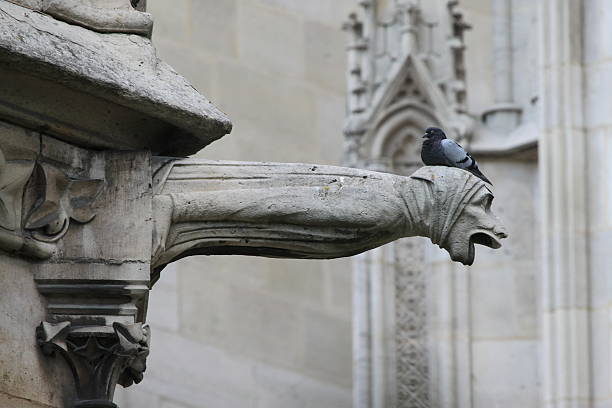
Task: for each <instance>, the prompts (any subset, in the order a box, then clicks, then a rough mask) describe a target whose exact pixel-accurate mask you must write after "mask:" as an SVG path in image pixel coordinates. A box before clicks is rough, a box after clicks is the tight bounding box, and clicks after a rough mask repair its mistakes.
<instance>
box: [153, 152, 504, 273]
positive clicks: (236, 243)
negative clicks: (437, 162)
mask: <svg viewBox="0 0 612 408" xmlns="http://www.w3.org/2000/svg"><path fill="white" fill-rule="evenodd" d="M161 172H162V173H163V174H162V173H160V175H159V176H158V179H157V182H158V183H159V184H158V194H157V195H156V197H155V198H154V212H155V216H154V219H155V221H156V228H155V236H154V240H153V242H154V250H153V258H154V259H153V262H152V265H153V267H154V268H156V267H157V268H159V267H161V266H163V265H165V264H167V263H169V262H172V261H174V260H177V259H180V258H182V257H185V256H189V255H196V254H207V255H214V254H242V255H258V256H268V257H283V258H311V259H325V258H338V257H344V256H351V255H355V254H358V253H360V252H363V251H366V250H369V249H372V248H375V247H378V246H380V245H383V244H386V243H388V242H390V241H393V240H396V239H398V238H402V237H410V236H425V237H429V238H430V239H431V240H432V242H434V243H436V244H438V245H439V246H440V247H442V248H444V249H446V250H447V251H448V252H449V254H450V256H451V258H452V259H453V260H455V261H458V262H461V263H463V264H466V265H470V264H472V263H473V261H474V257H475V250H474V244H481V245H485V246H488V247H491V248H499V247H500V246H501V244H500V242H499V240H500V239H502V238H505V237H506V233H505V231H504V228H503V227H502V226H501V223H500V222H499V220H498V219H497V218H496V217H495V216H494V215H493V214H492V213H491V211H490V206H491V202H492V200H493V195H492V193H491V192H490V191H489V190H488V188H487V187H486V185H485V184H484V183H483V182H482V181H481V180H479V179H478V178H476V177H474V176H472V175H471V174H470V173H468V172H465V171H463V170H460V169H455V168H449V167H424V168H422V169H421V170H419V171H417V172H416V173H415V174H414V175H413V176H411V177H402V176H396V175H392V174H385V173H377V172H371V171H364V170H357V169H349V168H342V167H332V166H316V165H306V164H279V163H240V162H210V161H201V160H180V161H176V162H173V163H171V164H169V165H167V166H166V168H165V169H163V170H162V171H161Z"/></svg>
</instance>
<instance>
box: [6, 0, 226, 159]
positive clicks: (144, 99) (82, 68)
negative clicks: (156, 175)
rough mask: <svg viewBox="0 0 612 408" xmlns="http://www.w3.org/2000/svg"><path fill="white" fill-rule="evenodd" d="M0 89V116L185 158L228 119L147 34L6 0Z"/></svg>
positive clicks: (89, 140) (84, 141) (78, 138)
mask: <svg viewBox="0 0 612 408" xmlns="http://www.w3.org/2000/svg"><path fill="white" fill-rule="evenodd" d="M17 84H19V87H17ZM24 84H28V86H24ZM0 87H2V89H3V98H2V101H1V102H0V117H2V118H4V119H6V120H8V121H10V122H13V123H18V124H21V125H24V126H26V127H28V128H32V129H44V130H45V132H46V133H47V134H50V135H53V136H55V137H58V138H59V139H62V140H64V141H67V142H70V143H73V144H75V145H77V146H82V147H90V148H115V149H138V150H143V149H148V150H151V151H152V152H153V153H156V154H162V155H177V156H183V155H189V154H193V153H195V152H197V151H198V150H200V149H202V148H203V147H204V146H206V145H208V144H209V143H211V142H213V141H214V140H217V139H219V138H220V137H222V136H223V135H225V134H227V133H229V132H230V131H231V126H232V125H231V122H230V121H229V119H228V118H227V116H226V115H225V114H224V113H223V112H221V111H220V110H218V109H217V108H216V107H215V106H214V105H213V104H212V103H211V102H210V101H209V100H207V99H206V98H205V97H204V96H202V95H201V94H200V93H198V91H196V90H195V89H194V88H193V87H192V86H191V85H190V84H189V83H188V82H187V81H186V80H185V79H184V78H183V77H182V76H180V75H179V74H177V73H176V72H175V71H174V70H173V69H172V68H171V67H170V66H169V65H167V64H166V63H164V62H162V61H161V60H159V59H158V58H157V56H156V54H155V48H154V47H153V45H152V43H151V40H150V39H148V38H145V37H142V36H137V35H130V34H101V33H97V32H93V31H90V30H87V29H86V28H83V27H80V26H77V25H72V24H68V23H65V22H62V21H59V20H56V19H54V18H53V17H51V16H48V15H44V14H41V13H37V12H34V11H32V10H30V9H28V8H25V7H21V6H19V5H16V4H13V3H10V2H7V1H0ZM53 98H56V99H53ZM57 100H61V101H62V103H61V104H58V103H57ZM54 101H55V102H54Z"/></svg>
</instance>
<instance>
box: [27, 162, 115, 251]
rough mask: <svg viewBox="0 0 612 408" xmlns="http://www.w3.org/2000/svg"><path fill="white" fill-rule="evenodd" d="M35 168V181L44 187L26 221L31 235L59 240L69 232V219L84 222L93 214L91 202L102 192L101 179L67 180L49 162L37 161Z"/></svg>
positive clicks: (53, 240)
mask: <svg viewBox="0 0 612 408" xmlns="http://www.w3.org/2000/svg"><path fill="white" fill-rule="evenodd" d="M36 170H37V171H36V173H35V177H38V178H40V179H39V180H35V181H34V183H35V184H37V185H42V186H44V188H43V190H42V191H41V192H40V195H39V199H38V202H37V203H36V204H35V206H34V208H33V209H32V211H31V212H30V214H29V215H28V217H27V219H26V222H25V229H26V230H28V231H31V232H32V235H33V236H34V238H36V239H37V240H40V241H44V242H55V241H58V240H59V239H61V238H62V237H63V236H64V235H65V234H66V232H67V231H68V227H69V226H70V220H73V221H76V222H78V223H81V224H84V223H87V222H89V221H91V220H92V219H93V218H94V217H95V213H94V211H93V208H92V204H93V203H94V201H95V199H96V198H97V197H98V195H99V194H100V192H101V191H102V187H103V186H104V181H103V180H75V179H70V178H69V177H68V176H66V175H65V174H64V173H63V172H61V171H60V170H58V169H56V168H54V167H52V166H50V165H48V164H37V166H36Z"/></svg>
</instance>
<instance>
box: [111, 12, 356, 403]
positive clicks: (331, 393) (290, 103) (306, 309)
mask: <svg viewBox="0 0 612 408" xmlns="http://www.w3.org/2000/svg"><path fill="white" fill-rule="evenodd" d="M354 7H355V5H354V1H352V0H341V1H338V0H334V1H328V0H308V1H302V0H222V1H219V0H180V1H172V2H168V1H162V0H149V1H148V2H147V10H148V11H150V12H151V13H153V15H154V17H155V26H154V33H153V41H154V43H155V45H156V47H157V52H158V55H159V56H160V57H161V58H162V59H164V60H165V61H166V62H168V63H169V64H170V65H172V66H173V67H174V68H175V69H176V70H177V71H178V72H179V73H181V74H182V75H184V76H186V77H187V78H188V79H189V80H190V81H191V83H192V84H193V85H194V87H196V88H197V89H198V90H200V91H202V92H203V93H205V94H206V95H207V96H208V97H210V98H211V100H212V101H214V103H215V104H216V105H217V106H219V107H220V108H221V109H222V110H223V111H224V112H225V113H227V114H228V115H229V116H230V117H231V118H232V121H233V123H234V130H233V131H232V134H230V135H228V136H226V137H224V138H223V139H222V140H220V141H217V142H215V143H213V144H212V145H210V146H209V147H207V148H206V149H205V150H203V151H202V152H200V153H199V154H198V157H201V158H207V159H229V160H257V161H280V162H307V163H308V162H316V163H321V164H339V163H340V160H341V156H342V125H343V120H344V104H345V97H344V82H345V81H344V75H345V69H346V63H345V33H343V32H342V31H341V23H342V21H343V20H344V19H345V18H346V16H347V15H348V13H349V12H350V11H351V10H353V9H354ZM147 320H148V322H149V323H150V324H151V327H152V352H151V355H150V357H149V360H148V369H147V372H146V374H145V379H144V381H143V382H142V383H141V384H139V385H137V386H133V387H131V388H130V389H127V390H123V389H120V387H118V389H117V396H116V402H117V403H118V404H119V405H120V406H121V407H122V408H132V407H141V406H147V407H150V408H201V407H206V408H214V407H223V408H231V407H245V406H248V407H266V408H272V407H315V406H316V407H319V406H325V407H330V408H332V407H343V408H348V407H350V406H351V383H352V379H351V364H352V361H351V271H350V261H348V260H345V259H344V260H342V259H341V260H335V261H288V260H279V259H264V258H253V257H223V256H219V257H198V258H191V259H190V258H187V259H184V260H182V261H180V262H178V263H177V264H176V265H175V266H174V265H172V266H170V267H168V268H166V269H165V270H164V271H163V272H162V275H161V279H160V281H159V282H157V284H156V285H155V287H154V289H153V291H152V292H151V296H150V304H149V309H148V317H147Z"/></svg>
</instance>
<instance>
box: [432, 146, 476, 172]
mask: <svg viewBox="0 0 612 408" xmlns="http://www.w3.org/2000/svg"><path fill="white" fill-rule="evenodd" d="M440 143H441V144H442V153H443V154H444V157H445V158H446V160H447V161H448V165H449V166H453V167H459V168H462V169H467V168H468V167H470V166H471V165H472V164H473V163H474V159H472V157H471V156H470V154H469V153H468V152H466V151H465V149H464V148H463V147H461V146H460V145H459V144H457V143H456V142H455V141H454V140H451V139H444V140H442V141H441V142H440Z"/></svg>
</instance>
